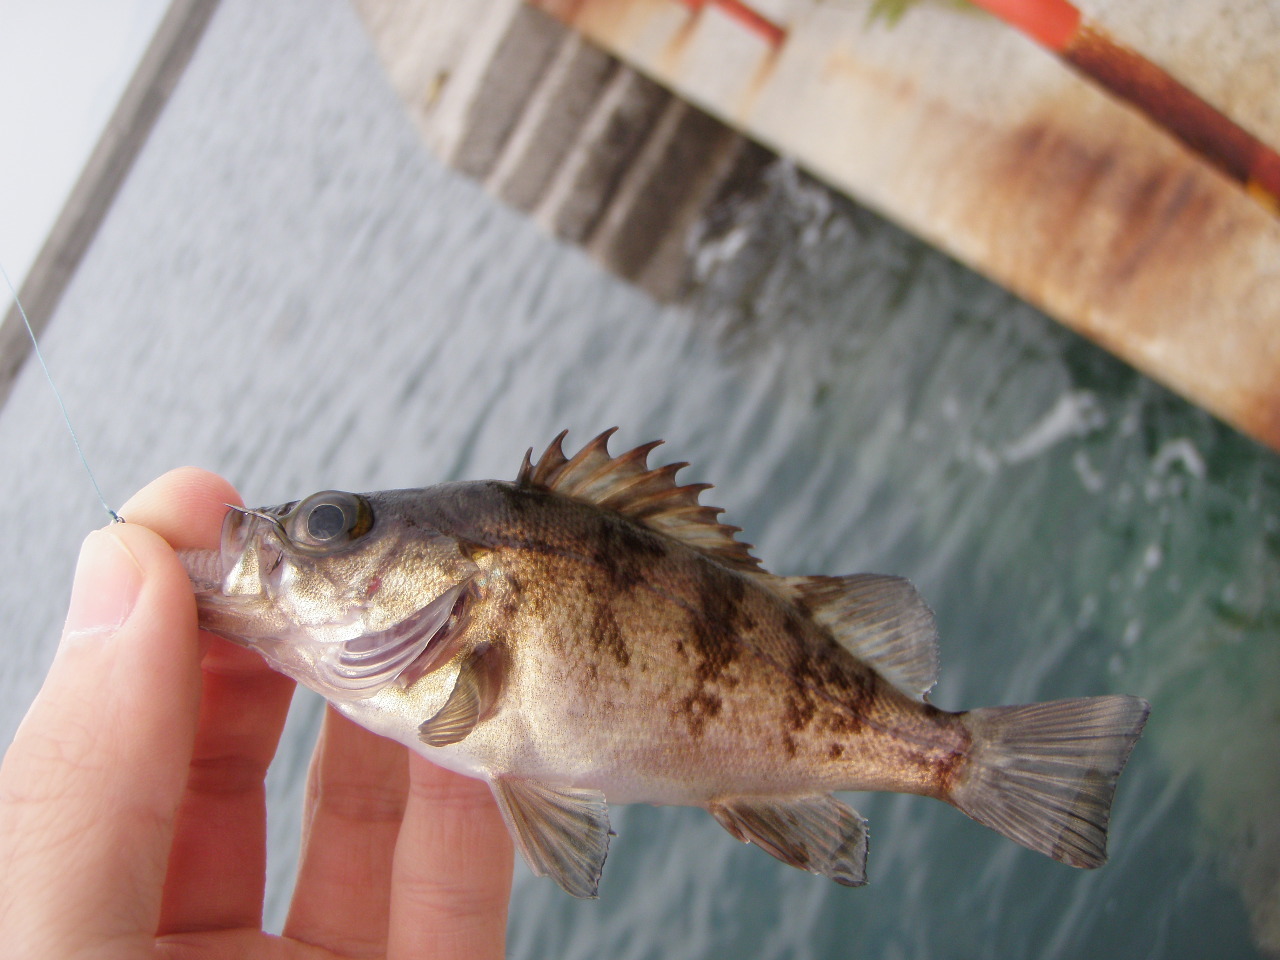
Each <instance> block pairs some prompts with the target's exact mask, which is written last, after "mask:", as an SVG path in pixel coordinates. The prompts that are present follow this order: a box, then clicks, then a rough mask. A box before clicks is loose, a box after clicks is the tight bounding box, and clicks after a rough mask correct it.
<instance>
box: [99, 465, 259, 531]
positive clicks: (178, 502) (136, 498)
mask: <svg viewBox="0 0 1280 960" xmlns="http://www.w3.org/2000/svg"><path fill="white" fill-rule="evenodd" d="M241 502H242V501H241V499H240V494H238V493H237V492H236V489H235V487H233V486H232V485H231V484H230V483H228V482H227V481H226V480H224V479H222V477H220V476H218V475H217V474H216V473H210V472H209V471H208V470H201V469H200V468H198V467H179V468H178V469H177V470H170V471H169V472H168V473H166V474H164V475H163V476H161V477H159V478H158V479H156V480H153V481H151V483H149V484H147V485H146V486H145V487H143V488H142V489H141V490H139V491H138V492H137V493H135V494H134V495H133V496H132V497H130V498H129V500H128V502H127V503H125V505H124V506H123V507H121V508H120V516H122V517H124V519H125V520H126V521H127V522H129V523H137V524H141V525H142V526H144V527H150V528H151V529H152V530H154V531H155V532H156V533H158V534H160V536H162V537H164V538H165V540H167V541H168V542H169V544H170V545H171V546H172V547H173V548H174V549H175V550H192V549H199V550H216V549H217V548H218V542H219V540H220V539H221V537H222V521H223V518H224V517H225V516H226V514H227V504H237V505H239V504H240V503H241Z"/></svg>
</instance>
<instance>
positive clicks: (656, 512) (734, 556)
mask: <svg viewBox="0 0 1280 960" xmlns="http://www.w3.org/2000/svg"><path fill="white" fill-rule="evenodd" d="M617 429H618V428H617V427H613V428H611V429H609V430H606V431H605V432H604V433H602V434H600V435H599V436H598V437H596V438H595V439H594V440H592V441H591V442H590V443H588V444H587V445H586V446H585V447H583V448H582V449H581V450H579V451H578V452H577V453H576V454H575V455H574V456H573V457H572V458H569V457H566V456H565V454H564V449H563V447H562V444H563V442H564V438H565V435H566V434H567V433H568V431H567V430H565V431H561V432H560V434H559V435H558V436H557V437H556V438H555V439H554V440H552V441H551V444H550V445H549V446H548V447H547V449H546V451H545V452H544V453H543V454H542V456H541V457H539V458H538V462H537V463H536V464H535V463H534V462H533V460H532V454H533V450H532V449H530V450H529V452H528V453H526V454H525V455H524V463H523V464H521V466H520V473H519V475H518V476H517V477H516V483H518V484H520V485H521V486H522V487H533V488H536V489H540V490H551V491H554V492H556V493H559V494H563V495H564V496H566V497H572V498H573V499H575V500H580V501H582V502H583V503H590V504H593V505H595V506H597V507H603V508H606V509H609V510H615V511H617V512H618V513H620V514H622V515H623V516H624V517H627V518H629V519H631V520H634V521H635V522H636V523H639V524H643V525H644V526H646V527H649V528H650V529H651V530H657V531H658V532H659V533H665V534H667V535H668V536H670V537H674V538H675V539H677V540H680V541H681V542H682V543H684V544H686V545H687V546H690V547H692V548H693V549H695V550H698V551H700V552H701V553H704V554H706V555H707V556H709V557H712V558H714V559H716V560H718V561H719V562H721V563H724V564H726V565H728V566H731V567H734V568H736V569H739V570H744V571H748V572H751V573H761V572H762V571H761V569H760V561H759V560H757V559H756V558H755V557H753V556H752V555H751V548H750V546H749V545H748V544H745V543H743V542H741V541H740V540H737V539H735V538H734V534H735V533H738V532H739V530H740V529H741V528H739V527H734V526H730V525H729V524H726V523H720V522H719V521H718V520H717V519H716V518H717V517H718V516H719V515H720V514H721V513H723V512H724V511H722V510H721V509H720V508H719V507H708V506H704V505H702V504H700V503H698V495H699V494H700V493H702V491H703V490H707V489H709V488H710V487H711V484H709V483H689V484H684V485H683V486H682V485H680V484H678V483H676V479H675V475H676V473H677V472H678V471H679V470H680V469H681V468H683V467H687V466H688V464H687V463H669V464H667V465H666V466H665V467H657V468H655V469H650V468H649V465H648V463H647V462H646V461H647V458H648V456H649V452H650V451H651V450H653V448H654V447H656V446H658V444H660V443H662V441H661V440H653V441H650V442H649V443H646V444H643V445H641V446H639V447H636V448H635V449H634V450H628V451H627V452H626V453H623V454H620V455H618V456H616V457H615V456H612V455H610V453H609V449H608V444H609V438H610V437H611V436H613V434H614V433H615V432H616V431H617Z"/></svg>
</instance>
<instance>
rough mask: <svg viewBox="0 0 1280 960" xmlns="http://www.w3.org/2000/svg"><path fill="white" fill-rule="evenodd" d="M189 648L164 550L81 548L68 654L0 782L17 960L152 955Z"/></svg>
mask: <svg viewBox="0 0 1280 960" xmlns="http://www.w3.org/2000/svg"><path fill="white" fill-rule="evenodd" d="M196 632H197V631H196V611H195V600H194V597H193V595H192V592H191V587H190V585H189V583H188V580H187V577H186V574H185V573H184V571H183V568H182V565H181V563H180V562H179V561H178V558H177V556H176V555H175V554H174V552H173V550H172V549H171V548H170V547H169V545H168V544H167V543H165V542H164V541H163V540H162V539H161V538H160V537H159V536H157V535H156V534H155V533H153V532H151V531H150V530H148V529H146V528H145V527H141V526H138V525H136V524H113V525H112V526H110V527H108V528H106V529H104V530H99V531H95V532H94V533H91V534H90V535H89V536H88V537H87V538H86V539H85V542H84V545H83V546H82V548H81V552H80V560H79V562H78V564H77V566H76V577H75V584H74V586H73V588H72V593H71V606H70V610H69V613H68V616H67V623H66V627H65V629H64V631H63V637H62V642H61V644H60V645H59V647H58V652H57V654H56V655H55V657H54V661H53V665H52V666H51V667H50V670H49V675H48V677H47V678H46V679H45V683H44V686H43V687H42V689H41V690H40V693H39V694H38V695H37V696H36V700H35V702H34V703H33V704H32V706H31V709H30V711H29V712H28V714H27V716H26V718H25V719H24V720H23V722H22V725H21V726H20V727H19V729H18V732H17V735H16V736H15V737H14V741H13V744H12V745H11V746H10V748H9V750H8V752H7V753H6V755H5V758H4V763H3V766H0V877H3V878H4V879H3V887H2V888H0V942H5V943H8V944H12V943H14V942H15V941H16V942H17V943H20V944H22V946H23V947H25V948H26V949H25V950H19V955H26V956H70V955H73V954H74V953H76V952H77V951H79V950H82V949H86V948H90V949H91V948H92V947H93V946H94V945H98V944H103V943H105V942H110V943H113V944H114V945H115V946H116V947H117V948H119V947H121V946H123V944H124V943H126V942H128V941H130V940H134V939H135V938H136V944H137V946H138V947H139V948H142V946H143V944H144V943H145V945H146V946H145V949H146V950H147V951H148V952H149V951H150V950H151V943H152V937H153V935H154V931H155V924H156V919H157V917H158V914H159V908H160V895H161V888H162V885H163V882H164V877H165V870H166V865H167V861H168V855H169V844H170V838H171V833H172V821H173V817H174V812H175V810H176V808H177V804H178V801H179V799H180V797H181V794H182V789H183V786H184V784H185V781H186V775H187V768H188V764H189V762H190V758H191V749H192V746H191V745H192V740H193V737H194V734H195V726H196V720H197V714H198V709H199V696H200V670H199V651H198V645H197V639H196ZM121 952H122V955H123V954H124V953H125V951H123V950H122V951H121Z"/></svg>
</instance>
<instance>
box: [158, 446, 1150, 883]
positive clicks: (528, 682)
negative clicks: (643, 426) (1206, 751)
mask: <svg viewBox="0 0 1280 960" xmlns="http://www.w3.org/2000/svg"><path fill="white" fill-rule="evenodd" d="M615 430H616V428H614V429H613V430H606V431H605V432H603V433H601V434H600V435H599V436H597V437H595V438H594V439H593V440H591V441H590V442H589V443H587V444H586V445H585V446H583V447H582V448H581V449H580V450H578V451H577V452H576V453H575V454H574V455H573V456H572V457H570V456H567V455H566V454H565V452H564V447H563V441H564V438H565V436H566V433H561V434H560V435H559V436H558V437H556V438H555V440H554V441H552V443H551V444H550V445H549V446H548V447H547V448H546V450H545V452H544V453H543V454H542V455H541V457H539V459H538V460H537V462H536V463H535V462H534V461H533V459H532V453H533V451H532V449H530V450H529V451H528V452H527V453H526V454H525V457H524V461H523V463H522V464H521V467H520V469H519V471H518V474H517V476H516V479H515V480H514V481H499V480H485V481H460V482H449V483H442V484H439V485H436V486H429V487H425V488H419V489H403V490H389V491H382V492H377V493H363V494H355V493H349V492H345V491H337V490H325V491H322V492H320V493H316V494H313V495H311V496H309V497H306V498H305V499H302V500H297V501H293V502H290V503H285V504H281V505H278V506H273V507H266V508H262V509H249V508H242V507H233V508H231V509H230V511H229V512H228V514H227V516H226V519H225V521H224V524H223V529H222V539H221V544H220V548H219V549H218V550H214V551H186V552H184V553H183V555H182V558H183V561H184V563H185V564H186V568H187V571H188V575H189V577H190V579H191V581H192V585H193V588H194V590H195V593H196V598H197V609H198V612H199V620H200V625H201V627H203V628H204V629H206V630H209V631H211V632H213V633H215V634H217V635H220V636H222V637H225V638H226V639H228V640H231V641H233V642H235V643H237V644H240V645H242V646H245V647H249V648H251V649H253V650H255V651H257V652H258V653H259V654H260V655H261V656H262V657H263V658H265V659H266V661H267V662H268V663H269V664H270V665H271V666H272V667H274V668H275V669H277V670H279V671H281V672H283V673H285V674H287V675H289V676H291V677H293V678H295V679H296V680H297V681H299V682H300V683H302V684H304V685H306V686H307V687H309V688H311V689H312V690H315V691H316V692H317V693H319V694H320V695H321V696H323V697H324V698H325V699H327V700H328V701H329V702H330V703H331V704H332V705H333V707H334V708H335V709H337V711H338V712H340V713H341V714H343V715H344V716H346V717H348V718H350V719H351V720H353V721H355V722H356V723H358V724H360V725H362V726H364V727H366V728H367V729H369V730H371V731H373V732H374V733H377V734H381V735H384V736H387V737H390V738H391V739H393V740H396V741H398V742H400V743H402V744H404V745H405V746H407V747H408V748H410V749H411V750H414V751H416V752H418V753H420V754H422V755H423V756H425V757H426V758H427V759H429V760H431V761H432V762H434V763H436V764H439V765H440V766H443V767H446V768H448V769H451V770H454V771H457V772H459V773H462V774H465V775H468V776H471V777H476V778H480V779H482V780H484V781H486V782H487V783H488V784H489V786H490V788H491V789H492V791H493V796H494V798H495V800H496V802H497V806H498V809H499V810H500V811H501V814H502V818H503V820H504V821H505V823H506V825H507V827H508V829H509V830H510V832H511V836H512V838H513V840H514V843H515V846H516V848H517V849H518V850H519V851H520V853H521V855H522V856H523V858H524V860H525V862H526V863H527V865H528V866H529V868H530V870H531V871H532V872H533V873H534V874H536V875H539V876H550V877H552V878H554V879H555V881H556V882H558V883H559V884H560V886H561V887H563V888H564V889H565V890H566V891H567V892H568V893H570V894H572V895H574V896H576V897H583V898H591V897H595V896H597V895H598V889H599V882H600V877H601V873H602V871H603V868H604V862H605V857H606V854H607V852H608V846H609V838H610V836H611V835H612V830H611V829H610V824H609V814H608V807H609V804H628V803H649V804H658V805H665V804H674V805H685V806H694V807H701V808H703V809H704V810H706V811H708V812H709V813H710V814H711V815H712V816H713V817H714V818H715V819H716V820H717V821H718V822H719V823H720V824H721V825H722V826H723V827H724V828H725V829H726V830H727V831H728V832H729V833H730V834H731V835H733V836H734V837H736V838H737V839H738V840H741V841H744V842H746V843H752V844H755V845H757V846H759V847H760V848H761V849H763V850H764V851H766V852H767V853H769V854H772V855H773V856H774V857H776V858H777V859H779V860H781V861H782V862H784V863H787V864H790V865H791V866H794V867H798V868H800V869H803V870H807V871H809V872H811V873H813V874H817V875H820V876H825V877H828V878H830V879H831V880H834V881H835V882H836V883H839V884H842V885H846V886H860V885H862V884H864V883H866V881H867V872H866V862H867V838H868V829H867V822H866V820H865V819H864V818H863V817H862V816H861V815H860V814H858V813H857V812H856V811H855V810H854V809H853V808H852V807H850V806H849V805H848V804H847V803H845V802H844V801H842V800H840V799H838V798H837V797H836V796H835V795H834V794H835V793H838V792H844V791H893V792H898V793H907V794H916V795H921V796H925V797H932V798H935V799H937V800H942V801H944V802H946V803H948V804H950V805H951V806H953V807H955V808H957V809H958V810H960V811H961V812H962V813H965V814H967V815H968V816H969V817H971V818H973V819H974V820H976V821H978V822H979V823H982V824H985V825H986V826H988V827H991V828H993V829H994V830H996V831H998V832H999V833H1001V834H1003V835H1004V836H1006V837H1008V838H1009V839H1011V840H1013V841H1015V842H1017V843H1019V844H1022V845H1023V846H1025V847H1028V848H1030V849H1032V850H1036V851H1038V852H1040V853H1043V854H1046V855H1047V856H1049V857H1052V858H1053V859H1054V860H1058V861H1060V862H1062V863H1065V864H1068V865H1071V866H1074V867H1081V868H1093V867H1098V866H1100V865H1101V864H1103V863H1104V862H1105V860H1106V857H1107V853H1106V838H1107V825H1108V820H1109V817H1110V809H1111V803H1112V799H1113V797H1114V793H1115V789H1116V781H1117V778H1118V777H1119V775H1120V773H1121V771H1122V770H1123V769H1124V766H1125V764H1126V762H1127V761H1128V758H1129V754H1130V752H1131V750H1132V749H1133V746H1134V744H1135V742H1136V741H1137V739H1138V737H1139V735H1140V734H1141V732H1142V728H1143V725H1144V724H1145V722H1146V719H1147V715H1148V712H1149V710H1150V705H1149V704H1148V703H1147V701H1145V700H1143V699H1141V698H1139V697H1134V696H1124V695H1107V696H1095V697H1082V698H1076V699H1069V700H1059V701H1054V702H1046V703H1035V704H1030V705H1023V706H998V707H985V708H979V709H973V710H967V711H960V712H951V711H947V710H942V709H940V708H938V707H936V706H934V705H933V704H932V703H930V702H929V698H928V693H929V691H930V690H931V689H932V687H933V686H934V684H935V682H936V680H937V672H938V653H937V628H936V625H935V619H934V614H933V612H932V611H931V610H930V608H929V607H928V605H927V604H926V603H925V601H924V600H923V599H922V598H921V596H920V595H919V593H918V592H917V590H916V589H915V587H914V586H913V585H912V584H911V583H910V582H909V581H908V580H906V579H903V578H901V577H897V576H889V575H881V574H854V575H850V576H775V575H774V574H771V573H769V572H768V571H766V570H765V568H764V567H763V566H762V564H761V562H760V560H759V559H758V558H756V557H755V556H754V555H752V553H751V547H750V546H749V545H748V544H746V543H744V542H742V541H741V540H739V539H738V538H737V534H738V533H740V532H741V530H740V528H738V527H734V526H730V525H727V524H725V523H722V522H721V521H720V519H719V515H720V514H721V513H722V512H723V511H722V510H720V509H719V508H716V507H710V506H706V505H704V504H702V503H701V502H700V495H701V494H702V493H703V491H705V490H706V489H708V488H709V487H710V484H706V483H692V484H681V483H679V482H677V480H676V474H677V472H678V471H680V470H681V469H683V468H684V467H686V466H688V464H686V463H671V464H667V465H664V466H659V467H651V466H649V463H648V457H649V455H650V453H651V452H652V451H653V449H654V448H655V447H657V446H658V445H659V443H660V442H661V441H653V442H650V443H646V444H644V445H642V446H639V447H636V448H634V449H632V450H629V451H627V452H626V453H622V454H620V455H617V456H614V455H612V454H611V453H610V452H609V449H608V441H609V438H610V437H611V436H612V434H613V433H614V432H615Z"/></svg>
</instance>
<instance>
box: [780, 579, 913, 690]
mask: <svg viewBox="0 0 1280 960" xmlns="http://www.w3.org/2000/svg"><path fill="white" fill-rule="evenodd" d="M775 582H776V583H779V584H781V585H782V587H783V588H784V591H785V592H786V593H788V594H789V595H790V596H791V598H792V599H793V600H795V601H796V602H797V603H799V604H800V605H801V606H803V607H805V608H806V609H808V610H809V612H810V614H811V615H812V616H813V619H814V620H816V621H817V622H818V623H820V624H821V625H822V626H824V627H826V628H827V629H828V630H830V631H831V633H832V635H833V636H834V637H835V639H836V642H837V643H839V644H840V646H842V647H844V648H845V649H846V650H848V651H849V652H850V653H852V654H853V655H854V656H855V657H857V658H858V659H859V660H862V661H863V662H864V663H866V664H868V665H869V666H871V667H873V668H874V669H875V671H876V672H877V673H879V674H880V675H881V676H882V677H884V678H885V679H886V680H888V681H889V682H890V683H892V684H893V685H894V686H895V687H897V688H898V689H899V690H902V691H903V692H904V693H907V694H909V695H910V696H913V697H915V698H917V699H919V700H923V699H924V695H925V694H926V693H928V692H929V690H930V689H931V688H932V687H933V685H934V684H935V683H937V682H938V628H937V626H936V625H935V623H934V619H933V611H932V610H930V609H929V606H928V604H926V603H925V602H924V600H923V599H922V598H921V596H920V594H919V593H917V592H916V588H915V587H914V586H912V585H911V581H909V580H904V579H903V578H902V577H888V576H883V575H881V574H878V573H855V574H853V575H852V576H848V577H779V578H777V580H776V581H775Z"/></svg>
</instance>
